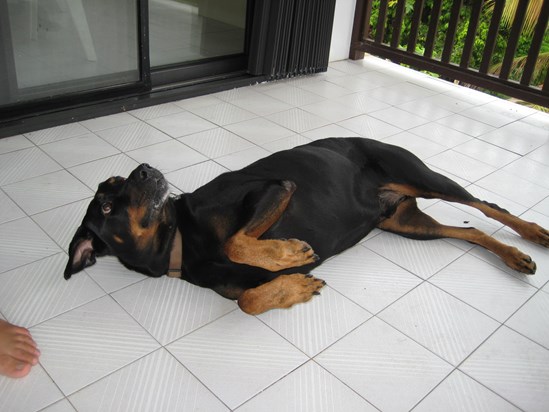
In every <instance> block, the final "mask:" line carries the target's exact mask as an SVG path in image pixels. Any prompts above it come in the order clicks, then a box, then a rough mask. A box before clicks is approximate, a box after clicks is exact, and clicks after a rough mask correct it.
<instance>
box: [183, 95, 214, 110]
mask: <svg viewBox="0 0 549 412" xmlns="http://www.w3.org/2000/svg"><path fill="white" fill-rule="evenodd" d="M222 102H223V100H221V99H219V98H217V97H215V96H214V95H211V94H209V95H208V94H206V95H204V96H198V97H191V98H189V99H183V100H178V101H175V102H174V104H175V105H177V106H179V107H182V108H183V109H186V110H189V109H195V108H197V107H204V106H212V105H214V104H219V103H222Z"/></svg>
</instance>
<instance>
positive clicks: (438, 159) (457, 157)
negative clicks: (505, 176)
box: [427, 150, 496, 182]
mask: <svg viewBox="0 0 549 412" xmlns="http://www.w3.org/2000/svg"><path fill="white" fill-rule="evenodd" d="M427 163H428V164H429V165H433V166H436V167H439V168H441V169H444V170H447V171H448V172H450V173H452V174H455V175H457V176H461V177H463V178H464V179H467V180H468V181H470V182H475V181H477V180H479V179H481V178H483V177H485V176H487V175H489V174H491V173H492V172H494V171H495V170H496V168H495V167H493V166H490V165H489V164H487V163H483V162H481V161H479V160H476V159H473V158H472V157H469V156H466V155H464V154H461V153H459V152H457V151H455V150H447V151H445V152H444V153H440V154H438V155H436V156H433V157H430V158H429V160H428V161H427Z"/></svg>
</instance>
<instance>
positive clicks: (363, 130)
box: [338, 114, 402, 140]
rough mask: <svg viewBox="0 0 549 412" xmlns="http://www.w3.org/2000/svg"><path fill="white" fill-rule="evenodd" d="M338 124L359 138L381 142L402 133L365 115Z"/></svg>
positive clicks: (396, 128)
mask: <svg viewBox="0 0 549 412" xmlns="http://www.w3.org/2000/svg"><path fill="white" fill-rule="evenodd" d="M338 124H339V125H340V126H342V127H344V128H346V129H349V130H351V131H353V132H355V133H358V134H359V135H361V136H364V137H368V138H370V139H376V140H381V139H383V138H385V137H389V136H392V135H394V134H397V133H400V132H402V129H399V128H398V127H395V126H392V125H390V124H389V123H385V122H382V121H381V120H378V119H375V118H373V117H372V116H369V115H367V114H364V115H361V116H357V117H353V118H352V119H347V120H344V121H342V122H339V123H338Z"/></svg>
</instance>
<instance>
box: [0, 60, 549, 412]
mask: <svg viewBox="0 0 549 412" xmlns="http://www.w3.org/2000/svg"><path fill="white" fill-rule="evenodd" d="M328 136H367V137H371V138H374V139H379V140H383V141H386V142H390V143H393V144H399V145H402V146H404V147H406V148H409V149H410V150H412V151H414V152H415V153H416V154H417V155H418V156H420V157H421V158H422V159H424V161H425V162H427V163H428V164H429V165H430V166H432V167H433V168H434V169H435V170H437V171H440V172H442V173H444V174H448V175H449V176H452V177H453V178H454V179H455V180H456V181H458V182H459V183H461V184H463V185H465V186H467V187H468V189H469V190H470V191H471V192H472V193H473V194H475V195H476V196H479V197H481V198H483V199H486V200H489V201H491V202H495V203H498V204H500V206H502V207H505V208H507V209H508V210H510V211H511V212H513V213H515V214H518V215H521V216H523V217H524V218H525V219H528V220H532V221H536V222H538V223H539V224H541V225H543V226H545V227H549V179H548V178H547V176H549V115H547V114H543V113H541V112H537V111H535V110H532V109H529V108H525V107H522V106H518V105H515V104H512V103H508V102H505V101H501V100H499V99H496V98H494V97H491V96H489V95H486V94H482V93H479V92H475V91H472V90H469V89H465V88H461V87H458V86H454V85H452V84H448V83H445V82H442V81H439V80H435V79H433V78H430V77H427V76H425V75H422V74H419V73H416V72H413V71H411V70H408V69H404V68H400V67H398V66H395V65H392V64H390V63H387V62H384V61H381V60H379V59H376V58H373V57H367V58H366V59H365V60H364V61H359V62H350V61H341V62H335V63H333V64H331V65H330V70H329V71H328V72H327V73H325V74H320V75H315V76H311V77H305V78H298V79H292V80H286V81H279V82H275V83H268V84H259V85H255V86H251V87H246V88H242V89H238V90H232V91H227V92H222V93H218V94H214V95H209V96H204V97H198V98H194V99H189V100H184V101H177V102H173V103H167V104H163V105H159V106H155V107H150V108H146V109H140V110H135V111H132V112H128V113H123V114H116V115H113V116H107V117H104V118H98V119H93V120H87V121H83V122H80V123H74V124H70V125H66V126H61V127H56V128H53V129H48V130H40V131H37V132H33V133H28V134H26V135H24V136H13V137H11V138H7V139H3V140H0V205H1V207H0V313H1V315H2V316H3V317H4V318H5V319H7V320H9V321H11V322H13V323H16V324H20V325H22V326H26V327H28V328H30V330H31V332H32V333H33V335H34V337H35V340H36V341H37V342H38V344H39V347H40V348H41V350H42V356H41V360H40V365H38V366H36V367H35V368H33V370H32V372H31V374H30V375H29V376H28V377H26V378H24V379H21V380H10V379H7V378H0V400H1V401H0V404H1V406H0V409H1V410H3V411H4V410H5V411H37V410H47V411H49V412H52V411H74V410H76V411H109V410H112V411H132V412H133V411H138V410H147V411H163V410H165V411H176V410H177V411H198V410H203V411H226V410H236V411H239V412H243V411H277V412H278V411H289V410H292V411H313V412H317V411H374V410H376V409H377V410H381V411H407V410H412V409H413V410H415V411H457V410H459V411H467V412H470V411H481V410H482V411H511V410H515V411H516V410H525V411H542V410H547V407H548V405H549V283H548V282H549V251H548V250H544V249H543V248H541V247H538V246H536V245H533V244H530V243H528V242H525V241H523V240H522V239H520V238H519V237H518V236H516V235H515V234H514V233H513V232H511V231H510V230H508V229H506V228H504V227H502V226H501V225H500V224H499V223H498V222H495V221H491V220H489V219H486V218H484V217H483V216H482V215H480V214H479V213H476V212H475V211H471V210H467V209H466V208H463V207H459V206H455V205H450V204H447V203H444V202H440V201H422V202H421V206H422V207H423V208H427V209H428V211H429V213H430V214H431V215H432V216H434V217H435V218H437V219H439V220H440V221H442V222H444V223H448V224H454V225H462V224H464V223H466V224H467V225H474V226H477V227H479V228H481V229H482V230H484V231H486V232H488V233H491V234H494V236H495V237H496V238H498V239H500V240H503V241H505V242H507V243H509V244H512V245H516V246H518V247H519V248H521V249H522V250H523V251H525V252H526V253H529V254H531V255H532V256H533V257H534V259H535V260H536V262H537V264H538V268H539V269H538V273H537V274H536V275H535V276H524V275H521V274H519V273H514V272H512V271H511V270H509V269H507V268H506V267H505V266H504V265H503V264H502V263H501V262H500V261H499V260H498V259H496V258H494V257H493V256H492V255H491V254H489V253H488V252H486V251H484V250H481V249H479V248H477V247H472V246H471V245H469V244H467V243H464V242H458V241H451V240H438V241H429V242H420V241H412V240H408V239H405V238H401V237H397V236H393V235H391V234H388V233H382V232H380V231H374V232H373V233H372V234H370V235H369V236H368V237H367V238H366V239H364V240H363V241H362V242H361V243H360V244H359V245H357V246H356V247H354V248H352V249H350V250H348V251H347V252H345V253H343V254H341V255H340V256H337V257H335V258H333V259H331V260H329V261H328V262H326V264H324V265H323V266H322V267H320V268H318V269H317V270H316V271H315V273H316V275H317V276H318V277H321V278H323V279H325V280H326V281H327V282H328V286H327V287H326V288H325V289H324V292H323V293H322V296H319V297H316V298H315V299H314V300H313V301H311V302H310V303H308V304H304V305H299V306H296V307H295V308H293V309H291V310H284V311H282V310H278V311H271V312H268V313H265V314H263V315H261V316H258V317H252V316H248V315H245V314H243V313H242V312H240V311H239V309H238V308H237V306H236V304H235V303H234V302H232V301H229V300H225V299H223V298H221V297H219V296H217V295H216V294H215V293H214V292H212V291H209V290H204V289H200V288H197V287H194V286H191V285H189V284H187V283H185V282H182V281H179V280H174V279H168V278H162V279H148V278H145V277H144V276H141V275H139V274H135V273H130V272H128V271H127V270H125V269H124V268H123V267H122V266H121V265H120V264H119V263H118V262H117V261H116V260H114V259H110V258H103V259H100V261H99V263H98V264H97V265H95V266H94V267H92V268H90V269H89V270H86V273H80V274H78V275H75V276H74V277H73V278H72V279H71V280H70V281H68V282H66V281H65V280H64V279H63V276H62V271H63V268H64V265H65V262H66V259H67V255H66V250H67V246H68V243H69V240H70V238H71V237H72V234H73V233H74V231H75V229H76V227H77V225H78V224H79V222H80V219H81V218H82V216H83V213H84V210H85V207H86V205H87V202H88V201H89V199H90V197H91V196H92V194H93V192H94V190H95V188H96V186H97V183H98V182H99V181H102V180H104V179H106V178H108V177H109V176H111V175H127V174H128V173H129V172H130V171H131V170H132V169H133V168H134V167H135V166H136V165H138V164H139V163H140V162H147V163H150V164H152V165H153V166H156V167H158V168H159V169H160V170H162V171H163V172H164V173H165V174H166V175H167V177H168V179H169V181H170V182H171V184H172V185H173V189H174V191H175V192H177V191H192V190H194V189H195V188H197V187H198V186H200V185H201V184H203V183H205V182H207V181H208V180H210V179H212V178H213V177H215V176H216V175H218V174H220V173H222V172H224V171H227V170H234V169H238V168H240V167H242V166H244V165H246V164H248V163H250V162H252V161H254V160H256V159H258V158H261V157H263V156H266V155H268V154H269V153H272V152H275V151H278V150H282V149H286V148H290V147H292V146H295V145H298V144H302V143H306V142H309V141H312V140H315V139H321V138H324V137H328Z"/></svg>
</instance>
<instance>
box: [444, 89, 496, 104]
mask: <svg viewBox="0 0 549 412" xmlns="http://www.w3.org/2000/svg"><path fill="white" fill-rule="evenodd" d="M445 94H446V95H447V96H450V97H453V98H455V99H459V100H463V101H465V102H468V103H470V104H472V105H475V106H479V105H481V104H486V103H489V102H491V101H494V100H496V99H497V97H495V96H491V95H489V94H486V93H482V92H480V91H477V90H474V89H470V88H468V87H465V86H459V87H456V88H455V89H453V90H450V91H448V92H446V93H445Z"/></svg>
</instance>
